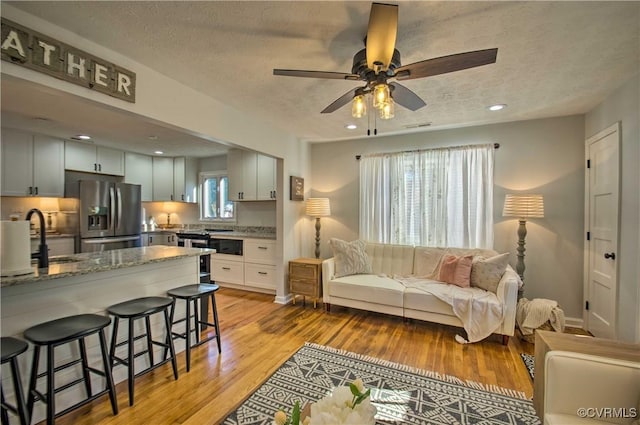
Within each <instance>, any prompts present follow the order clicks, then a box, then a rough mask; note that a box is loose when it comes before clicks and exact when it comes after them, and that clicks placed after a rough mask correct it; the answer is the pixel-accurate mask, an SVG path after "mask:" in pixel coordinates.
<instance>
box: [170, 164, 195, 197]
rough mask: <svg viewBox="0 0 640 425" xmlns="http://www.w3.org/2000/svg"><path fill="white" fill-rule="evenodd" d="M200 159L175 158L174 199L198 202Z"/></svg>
mask: <svg viewBox="0 0 640 425" xmlns="http://www.w3.org/2000/svg"><path fill="white" fill-rule="evenodd" d="M197 188H198V161H197V160H196V159H195V158H185V157H177V158H173V199H174V200H175V201H182V202H189V203H196V202H198V192H197Z"/></svg>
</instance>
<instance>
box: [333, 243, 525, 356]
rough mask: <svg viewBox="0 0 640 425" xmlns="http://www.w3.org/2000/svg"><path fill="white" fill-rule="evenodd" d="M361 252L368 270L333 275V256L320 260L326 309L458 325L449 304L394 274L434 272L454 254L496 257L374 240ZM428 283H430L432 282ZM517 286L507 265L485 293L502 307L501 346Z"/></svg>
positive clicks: (508, 332) (489, 253)
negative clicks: (491, 290)
mask: <svg viewBox="0 0 640 425" xmlns="http://www.w3.org/2000/svg"><path fill="white" fill-rule="evenodd" d="M365 251H366V253H367V255H368V257H369V260H370V261H371V266H372V273H371V274H355V275H350V276H343V277H335V259H334V258H333V257H332V258H329V259H327V260H325V261H324V262H323V263H322V290H323V292H322V294H323V302H324V305H325V309H326V310H327V311H330V308H331V305H332V304H334V305H340V306H344V307H351V308H357V309H361V310H368V311H375V312H379V313H385V314H392V315H395V316H401V317H405V318H411V319H419V320H425V321H429V322H435V323H442V324H446V325H452V326H458V327H463V323H462V321H461V320H460V319H459V318H458V317H457V316H456V315H455V314H454V312H453V308H452V307H451V305H449V304H447V303H446V302H444V301H442V300H441V299H439V298H438V297H436V296H434V295H432V294H430V293H428V292H426V291H423V290H421V288H420V284H418V285H417V286H416V287H407V286H406V285H403V284H402V283H401V282H399V281H397V280H395V279H393V277H395V276H427V275H429V274H433V272H434V271H435V270H437V268H438V265H439V263H440V260H441V258H442V257H443V255H445V254H452V255H457V256H462V255H469V254H473V255H480V256H484V257H493V256H495V255H497V252H495V251H493V250H483V249H463V248H433V247H413V246H408V245H392V244H378V243H366V246H365ZM433 283H434V281H431V284H433ZM519 284H520V279H519V277H518V275H517V274H516V273H515V271H514V270H513V269H512V268H511V267H510V266H507V270H506V271H505V272H504V274H503V275H502V278H501V280H500V283H499V285H498V289H497V291H496V294H493V293H490V296H488V297H486V299H487V302H494V303H499V304H502V306H503V309H504V318H503V321H502V324H501V326H500V327H499V328H498V329H497V330H496V331H495V333H498V334H502V335H503V336H504V337H503V343H505V344H506V343H507V342H508V337H509V336H512V335H513V333H514V328H515V317H516V302H517V293H518V286H519ZM439 285H442V283H439ZM456 288H457V287H456ZM459 289H460V290H464V289H468V288H464V289H463V288H459ZM472 289H474V290H480V289H479V288H472Z"/></svg>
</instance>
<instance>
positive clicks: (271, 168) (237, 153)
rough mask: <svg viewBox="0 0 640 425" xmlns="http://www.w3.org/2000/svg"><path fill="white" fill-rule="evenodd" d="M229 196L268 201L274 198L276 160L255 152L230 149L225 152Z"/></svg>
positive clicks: (236, 199)
mask: <svg viewBox="0 0 640 425" xmlns="http://www.w3.org/2000/svg"><path fill="white" fill-rule="evenodd" d="M227 172H228V175H229V198H230V199H231V200H233V201H268V200H274V199H275V198H276V178H275V175H276V160H275V159H274V158H271V157H268V156H265V155H260V154H257V153H255V152H248V151H243V150H240V149H230V150H229V152H228V154H227Z"/></svg>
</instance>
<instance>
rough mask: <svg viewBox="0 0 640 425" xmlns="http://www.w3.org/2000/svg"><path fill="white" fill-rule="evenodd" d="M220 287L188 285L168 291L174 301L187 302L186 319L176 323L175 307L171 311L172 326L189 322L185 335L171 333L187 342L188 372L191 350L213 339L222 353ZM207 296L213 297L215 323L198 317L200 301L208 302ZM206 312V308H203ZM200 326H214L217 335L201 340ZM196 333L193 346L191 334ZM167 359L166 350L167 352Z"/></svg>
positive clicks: (212, 307)
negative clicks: (218, 294) (217, 297)
mask: <svg viewBox="0 0 640 425" xmlns="http://www.w3.org/2000/svg"><path fill="white" fill-rule="evenodd" d="M218 288H219V286H218V285H214V284H207V283H201V284H199V285H186V286H181V287H179V288H175V289H171V290H170V291H167V295H169V296H170V297H172V298H174V299H180V300H185V301H186V304H187V305H186V307H187V309H186V314H185V317H184V318H182V319H179V320H175V321H174V313H175V310H176V309H175V306H174V307H173V309H172V310H171V324H172V325H175V324H176V323H180V322H187V323H186V328H185V332H184V333H177V332H173V331H172V332H171V335H172V336H173V338H174V339H175V338H182V339H184V340H185V347H186V351H187V372H189V370H190V369H191V348H192V347H197V346H198V345H201V344H204V343H205V342H208V341H211V340H212V339H213V338H215V339H216V342H217V343H218V353H221V352H222V348H221V345H220V324H219V323H218V309H217V308H216V297H215V292H216V291H217V290H218ZM207 295H210V296H211V309H212V310H213V323H209V322H207V321H206V318H204V317H200V316H199V315H198V301H199V300H200V299H202V301H203V302H205V303H206V302H207V298H206V297H207ZM191 303H193V314H191ZM203 310H204V308H203ZM192 317H193V327H192V326H191V318H192ZM200 325H209V326H213V328H214V329H215V331H216V333H215V335H212V336H210V337H208V338H206V339H203V340H200V330H201V329H200ZM192 332H195V334H196V338H195V340H196V341H195V343H194V344H193V345H191V333H192ZM165 357H166V350H165Z"/></svg>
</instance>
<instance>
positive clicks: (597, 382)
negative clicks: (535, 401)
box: [543, 351, 640, 425]
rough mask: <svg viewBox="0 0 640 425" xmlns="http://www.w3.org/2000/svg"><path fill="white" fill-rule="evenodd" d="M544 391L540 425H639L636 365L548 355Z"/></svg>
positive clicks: (584, 356)
mask: <svg viewBox="0 0 640 425" xmlns="http://www.w3.org/2000/svg"><path fill="white" fill-rule="evenodd" d="M544 387H545V390H544V401H543V402H544V425H565V424H575V425H592V424H593V425H596V424H640V362H633V361H625V360H616V359H613V358H609V357H600V356H593V355H587V354H581V353H575V352H568V351H549V352H548V353H547V354H546V356H545V383H544ZM636 421H637V422H636Z"/></svg>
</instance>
